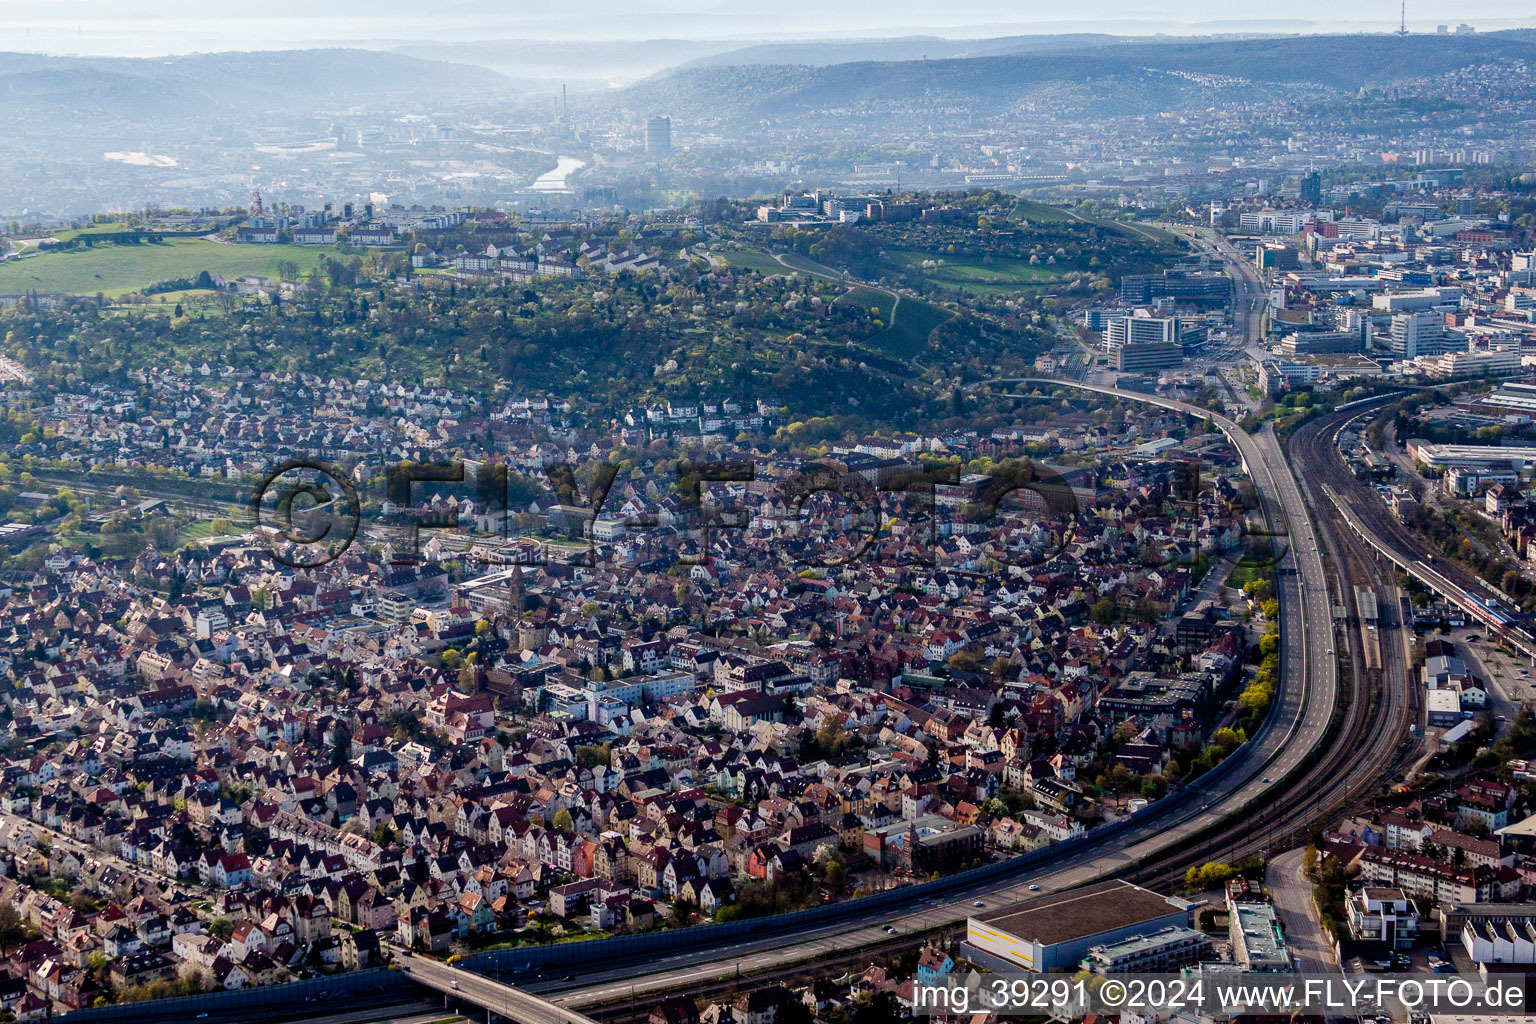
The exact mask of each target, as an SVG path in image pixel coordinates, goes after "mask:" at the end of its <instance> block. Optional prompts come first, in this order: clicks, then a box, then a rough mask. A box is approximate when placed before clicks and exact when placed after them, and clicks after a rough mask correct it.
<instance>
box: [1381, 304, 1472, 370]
mask: <svg viewBox="0 0 1536 1024" xmlns="http://www.w3.org/2000/svg"><path fill="white" fill-rule="evenodd" d="M1388 345H1389V347H1390V348H1391V349H1392V355H1393V356H1395V357H1396V358H1398V359H1416V358H1418V357H1419V356H1438V355H1443V354H1445V353H1446V352H1455V351H1457V350H1458V349H1461V350H1465V349H1466V347H1467V342H1466V339H1465V338H1462V337H1460V336H1455V335H1449V334H1447V333H1446V330H1445V316H1444V315H1443V314H1441V313H1436V312H1434V311H1432V310H1426V311H1424V312H1420V313H1398V314H1397V315H1396V316H1394V317H1393V318H1392V333H1391V334H1390V335H1389V336H1388Z"/></svg>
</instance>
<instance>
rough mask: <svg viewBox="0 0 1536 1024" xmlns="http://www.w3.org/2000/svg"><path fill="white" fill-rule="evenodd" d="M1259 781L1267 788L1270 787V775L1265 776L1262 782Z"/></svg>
mask: <svg viewBox="0 0 1536 1024" xmlns="http://www.w3.org/2000/svg"><path fill="white" fill-rule="evenodd" d="M1259 781H1260V782H1262V783H1264V785H1266V786H1267V785H1269V776H1268V775H1266V776H1264V777H1263V778H1262V779H1260V780H1259Z"/></svg>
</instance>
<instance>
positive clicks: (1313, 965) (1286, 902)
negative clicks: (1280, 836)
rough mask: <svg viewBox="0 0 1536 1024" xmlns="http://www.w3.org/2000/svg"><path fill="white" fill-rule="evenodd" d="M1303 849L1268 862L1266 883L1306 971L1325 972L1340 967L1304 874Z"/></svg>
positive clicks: (1289, 945)
mask: <svg viewBox="0 0 1536 1024" xmlns="http://www.w3.org/2000/svg"><path fill="white" fill-rule="evenodd" d="M1303 853H1304V851H1303V850H1301V849H1299V848H1298V849H1295V850H1287V851H1285V852H1284V853H1282V854H1280V855H1279V856H1278V857H1276V858H1275V859H1274V860H1272V861H1270V862H1269V872H1268V874H1267V875H1266V876H1265V879H1264V881H1265V884H1266V885H1268V886H1269V894H1270V896H1271V897H1273V898H1274V901H1275V909H1276V910H1277V911H1278V912H1279V914H1280V924H1281V926H1282V927H1284V928H1285V944H1286V946H1287V948H1289V949H1290V951H1291V955H1292V956H1294V957H1295V958H1296V960H1297V962H1298V964H1299V967H1300V970H1301V973H1303V974H1324V973H1327V972H1329V971H1334V970H1337V969H1338V960H1337V958H1336V957H1335V956H1334V955H1333V945H1332V944H1331V943H1330V942H1329V941H1328V933H1327V932H1325V931H1323V924H1322V921H1321V919H1320V918H1319V917H1318V914H1317V904H1316V903H1315V902H1314V901H1313V899H1312V883H1311V882H1310V881H1308V880H1307V878H1306V876H1305V875H1303V874H1302V859H1303Z"/></svg>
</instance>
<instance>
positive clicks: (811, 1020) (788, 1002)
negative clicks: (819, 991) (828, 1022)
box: [773, 995, 816, 1024]
mask: <svg viewBox="0 0 1536 1024" xmlns="http://www.w3.org/2000/svg"><path fill="white" fill-rule="evenodd" d="M773 1019H774V1022H775V1024H815V1021H816V1015H815V1014H813V1013H812V1012H811V1008H810V1007H809V1006H806V1005H805V1002H804V1001H803V1000H801V999H799V998H797V997H795V996H792V995H790V996H785V997H784V998H783V999H782V1000H780V1001H779V1005H778V1006H777V1007H776V1008H775V1009H774V1017H773Z"/></svg>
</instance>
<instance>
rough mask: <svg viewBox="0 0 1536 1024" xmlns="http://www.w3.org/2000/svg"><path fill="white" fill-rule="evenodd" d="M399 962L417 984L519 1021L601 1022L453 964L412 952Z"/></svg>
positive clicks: (556, 1023)
mask: <svg viewBox="0 0 1536 1024" xmlns="http://www.w3.org/2000/svg"><path fill="white" fill-rule="evenodd" d="M396 962H397V963H398V964H399V966H400V970H401V971H403V972H405V973H406V974H407V975H409V976H410V979H411V980H412V981H414V982H415V983H416V984H418V985H424V986H426V987H427V988H430V989H436V990H437V991H438V992H441V993H443V995H445V996H447V997H449V998H451V999H457V1000H461V1001H462V1002H466V1003H472V1004H474V1005H475V1006H478V1007H480V1008H481V1009H482V1010H489V1011H490V1012H491V1013H494V1014H496V1015H497V1016H500V1017H505V1018H507V1019H508V1020H515V1021H517V1022H518V1024H597V1022H596V1021H594V1020H593V1019H592V1018H591V1017H588V1016H585V1015H584V1014H581V1013H578V1012H576V1011H575V1010H570V1009H566V1008H565V1007H563V1006H556V1005H555V1004H554V1003H551V1002H549V1001H548V1000H546V999H542V998H540V997H539V996H536V995H534V994H533V993H531V992H525V991H523V990H522V989H520V988H513V987H512V986H511V985H504V984H502V983H501V982H499V981H495V980H492V979H491V978H487V977H486V976H485V975H483V974H475V973H474V972H472V971H466V970H463V969H462V968H458V967H454V966H452V965H451V964H445V963H441V962H439V961H437V960H432V959H430V958H428V957H424V956H415V955H413V954H410V953H402V954H400V956H399V957H398V958H397V960H396Z"/></svg>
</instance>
